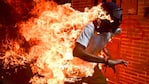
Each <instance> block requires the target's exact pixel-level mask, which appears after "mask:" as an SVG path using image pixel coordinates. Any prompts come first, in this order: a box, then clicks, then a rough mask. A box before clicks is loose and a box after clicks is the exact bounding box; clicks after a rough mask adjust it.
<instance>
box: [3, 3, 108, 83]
mask: <svg viewBox="0 0 149 84" xmlns="http://www.w3.org/2000/svg"><path fill="white" fill-rule="evenodd" d="M32 14H33V15H35V16H34V17H32V18H30V19H29V20H28V21H26V22H21V23H18V25H19V32H20V33H21V34H22V35H23V36H24V37H25V40H26V41H27V42H28V43H30V44H31V45H32V46H31V47H30V49H29V52H28V53H25V52H23V51H20V45H19V44H18V43H15V42H14V43H13V45H14V46H13V47H14V48H15V49H13V50H10V51H7V52H5V56H3V57H1V59H3V60H5V61H4V63H5V64H6V65H7V64H8V61H9V64H11V65H24V64H25V63H30V66H31V68H32V72H33V73H34V74H37V75H34V77H33V78H32V79H31V80H30V82H31V83H32V84H44V83H47V84H63V83H64V80H65V78H66V77H67V76H71V75H72V77H74V78H75V77H76V76H82V75H85V76H87V75H89V74H91V72H92V71H91V67H87V66H88V64H86V62H84V61H82V60H77V61H76V60H73V56H72V49H73V47H74V44H75V40H76V39H77V37H78V36H79V34H80V33H81V31H82V30H83V27H84V26H85V25H87V24H88V23H90V22H91V21H93V20H95V19H96V18H97V17H99V18H101V19H109V16H108V15H106V13H105V12H104V11H103V10H102V8H101V7H100V5H98V6H94V7H92V8H91V9H86V10H85V12H80V11H76V10H74V9H73V8H71V5H70V4H64V5H57V4H56V3H55V2H53V1H44V0H41V1H39V2H37V4H36V6H35V7H34V9H33V10H32ZM109 20H110V19H109ZM8 58H9V59H11V60H12V61H10V60H8ZM18 58H19V59H18ZM69 60H72V61H69ZM83 65H86V67H84V66H83ZM80 66H81V67H80ZM76 71H77V72H76ZM76 74H77V75H76Z"/></svg>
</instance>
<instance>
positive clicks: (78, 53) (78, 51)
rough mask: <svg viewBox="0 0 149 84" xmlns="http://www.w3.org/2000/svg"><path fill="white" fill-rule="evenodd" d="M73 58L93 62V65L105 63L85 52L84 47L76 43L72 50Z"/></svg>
mask: <svg viewBox="0 0 149 84" xmlns="http://www.w3.org/2000/svg"><path fill="white" fill-rule="evenodd" d="M73 56H74V57H79V58H81V59H83V60H85V61H88V62H95V63H105V62H106V60H105V59H104V58H102V57H99V56H96V55H93V54H91V53H89V52H87V51H86V50H85V47H84V46H83V45H81V44H80V43H76V46H75V48H74V50H73Z"/></svg>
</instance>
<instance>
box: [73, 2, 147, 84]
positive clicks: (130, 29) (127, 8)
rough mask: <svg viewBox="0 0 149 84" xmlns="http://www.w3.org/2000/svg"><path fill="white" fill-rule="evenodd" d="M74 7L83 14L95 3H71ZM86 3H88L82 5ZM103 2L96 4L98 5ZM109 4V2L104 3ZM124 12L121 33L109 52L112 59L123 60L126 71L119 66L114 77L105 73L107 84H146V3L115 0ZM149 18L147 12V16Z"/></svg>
mask: <svg viewBox="0 0 149 84" xmlns="http://www.w3.org/2000/svg"><path fill="white" fill-rule="evenodd" d="M72 1H73V3H72V4H73V7H74V8H75V9H78V10H81V11H82V10H83V9H84V7H87V6H92V5H93V4H94V2H93V1H94V0H72ZM85 1H88V3H87V2H85ZM101 1H102V0H98V2H101ZM107 1H111V0H107ZM117 2H118V5H119V6H121V7H122V8H123V13H124V15H123V22H122V25H121V27H122V30H123V31H122V33H121V35H120V36H118V37H116V38H114V39H113V40H112V42H110V43H109V44H108V49H109V51H110V53H111V54H112V56H113V58H114V59H119V58H122V59H125V60H127V61H128V62H129V64H128V66H127V67H124V66H122V65H118V66H117V67H116V69H117V72H116V73H115V74H114V73H113V72H112V70H111V69H107V72H106V76H107V77H108V78H109V84H148V83H149V42H148V41H149V15H148V16H147V15H146V17H144V15H145V14H144V13H145V12H147V11H148V10H146V11H145V10H144V8H146V7H149V0H117ZM146 14H148V12H147V13H146Z"/></svg>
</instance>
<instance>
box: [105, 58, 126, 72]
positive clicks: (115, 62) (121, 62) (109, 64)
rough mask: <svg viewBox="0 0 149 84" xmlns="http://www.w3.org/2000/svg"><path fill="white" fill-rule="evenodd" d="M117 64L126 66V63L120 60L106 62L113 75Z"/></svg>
mask: <svg viewBox="0 0 149 84" xmlns="http://www.w3.org/2000/svg"><path fill="white" fill-rule="evenodd" d="M117 64H123V65H125V66H127V64H128V62H127V61H125V60H122V59H118V60H108V62H107V65H108V66H109V67H111V68H112V69H113V71H114V73H115V72H116V69H115V65H117Z"/></svg>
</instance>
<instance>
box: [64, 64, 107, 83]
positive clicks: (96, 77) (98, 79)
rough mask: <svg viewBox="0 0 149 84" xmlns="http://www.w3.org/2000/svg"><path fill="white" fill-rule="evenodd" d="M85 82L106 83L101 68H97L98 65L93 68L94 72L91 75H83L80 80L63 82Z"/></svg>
mask: <svg viewBox="0 0 149 84" xmlns="http://www.w3.org/2000/svg"><path fill="white" fill-rule="evenodd" d="M83 82H84V83H87V84H108V82H107V81H106V78H105V76H104V75H103V73H102V72H101V70H100V69H99V68H98V65H96V67H95V68H94V73H93V76H91V77H84V78H82V80H81V81H77V82H74V83H67V82H66V83H64V84H82V83H83Z"/></svg>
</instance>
